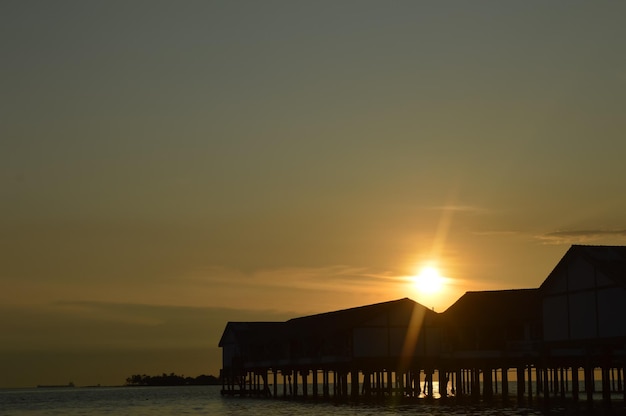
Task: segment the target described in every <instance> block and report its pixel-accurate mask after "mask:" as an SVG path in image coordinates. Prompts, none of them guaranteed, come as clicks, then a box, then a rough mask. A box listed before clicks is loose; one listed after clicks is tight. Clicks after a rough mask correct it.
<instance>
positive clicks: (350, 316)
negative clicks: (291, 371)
mask: <svg viewBox="0 0 626 416" xmlns="http://www.w3.org/2000/svg"><path fill="white" fill-rule="evenodd" d="M415 308H419V309H421V310H422V311H423V312H424V316H425V317H427V316H430V317H432V316H434V315H436V313H435V312H433V311H431V310H430V309H428V308H426V307H425V306H423V305H421V304H419V303H417V302H415V301H414V300H411V299H409V298H403V299H398V300H392V301H388V302H382V303H375V304H372V305H366V306H359V307H356V308H350V309H342V310H338V311H333V312H325V313H320V314H317V315H309V316H303V317H299V318H293V319H290V320H289V321H287V323H288V324H289V325H290V327H291V329H292V330H295V331H302V332H305V333H307V334H310V335H312V336H319V335H321V334H329V333H336V332H341V331H344V330H348V329H350V328H354V327H357V326H359V325H362V324H364V323H366V322H368V321H371V320H373V319H376V318H377V317H379V316H381V315H384V314H387V313H398V314H400V315H403V314H405V316H408V317H410V316H411V314H412V313H413V311H414V309H415Z"/></svg>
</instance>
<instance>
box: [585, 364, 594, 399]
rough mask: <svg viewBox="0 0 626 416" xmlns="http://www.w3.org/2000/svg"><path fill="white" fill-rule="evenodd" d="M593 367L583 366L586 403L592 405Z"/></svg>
mask: <svg viewBox="0 0 626 416" xmlns="http://www.w3.org/2000/svg"><path fill="white" fill-rule="evenodd" d="M593 384H594V381H593V366H592V365H590V364H588V363H587V364H586V365H585V393H587V403H588V404H589V405H592V404H593V389H594V387H593Z"/></svg>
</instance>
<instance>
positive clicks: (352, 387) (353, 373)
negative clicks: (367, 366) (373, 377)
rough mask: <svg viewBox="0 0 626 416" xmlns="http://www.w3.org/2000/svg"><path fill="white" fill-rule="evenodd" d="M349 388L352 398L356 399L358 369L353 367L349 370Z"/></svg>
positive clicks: (357, 392) (357, 395) (357, 396)
mask: <svg viewBox="0 0 626 416" xmlns="http://www.w3.org/2000/svg"><path fill="white" fill-rule="evenodd" d="M350 390H352V391H351V395H352V400H358V398H359V371H358V370H355V369H354V368H353V369H352V370H351V371H350Z"/></svg>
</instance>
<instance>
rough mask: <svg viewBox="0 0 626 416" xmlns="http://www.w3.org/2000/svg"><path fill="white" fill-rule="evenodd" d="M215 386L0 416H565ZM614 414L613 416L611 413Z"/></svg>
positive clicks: (52, 396) (47, 394) (108, 391)
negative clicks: (254, 395) (234, 392)
mask: <svg viewBox="0 0 626 416" xmlns="http://www.w3.org/2000/svg"><path fill="white" fill-rule="evenodd" d="M219 391H220V387H219V386H193V387H132V388H131V387H126V388H124V387H112V388H104V387H101V388H73V389H72V388H57V389H7V390H0V415H3V416H5V415H6V416H9V415H70V416H71V415H156V416H159V415H216V416H239V415H259V416H270V415H272V416H274V415H304V416H308V415H311V416H313V415H331V414H332V415H337V416H348V415H383V416H384V415H398V414H400V415H409V414H410V415H432V416H441V415H512V416H516V415H545V414H559V415H563V414H569V413H570V411H564V410H563V409H556V408H555V409H552V410H551V411H550V412H548V411H542V410H539V409H531V408H522V407H520V408H516V407H503V406H493V407H486V406H453V405H444V404H441V403H439V402H437V401H435V403H434V404H427V403H413V404H410V405H396V406H394V405H391V404H388V405H372V404H359V405H355V404H352V405H351V404H333V403H327V402H302V401H285V400H271V399H247V398H240V397H221V396H220V393H219ZM611 414H615V412H611Z"/></svg>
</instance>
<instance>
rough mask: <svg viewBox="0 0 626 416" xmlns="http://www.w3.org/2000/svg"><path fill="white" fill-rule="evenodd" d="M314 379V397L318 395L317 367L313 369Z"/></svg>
mask: <svg viewBox="0 0 626 416" xmlns="http://www.w3.org/2000/svg"><path fill="white" fill-rule="evenodd" d="M312 376H313V379H312V380H311V381H312V382H313V397H317V395H318V386H317V369H315V370H313V374H312Z"/></svg>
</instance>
